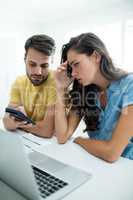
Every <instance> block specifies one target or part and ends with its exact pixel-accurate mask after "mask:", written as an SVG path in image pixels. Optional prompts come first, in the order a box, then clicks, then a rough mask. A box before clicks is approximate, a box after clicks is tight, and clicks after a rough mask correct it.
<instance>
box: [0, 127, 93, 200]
mask: <svg viewBox="0 0 133 200" xmlns="http://www.w3.org/2000/svg"><path fill="white" fill-rule="evenodd" d="M0 149H1V150H0V180H1V181H3V182H4V183H6V184H7V185H8V186H10V187H11V188H12V189H14V190H15V191H17V192H18V193H20V194H21V195H22V196H24V197H25V198H26V199H29V200H43V199H46V200H56V199H62V198H63V197H64V196H66V195H67V194H69V193H70V192H71V191H73V190H74V189H76V188H77V187H79V186H80V185H81V184H83V183H85V182H86V181H88V180H90V178H91V174H89V173H87V172H85V171H82V170H80V169H78V168H75V167H73V166H70V165H67V164H65V163H62V162H60V161H58V160H56V159H53V158H51V157H49V156H47V155H44V154H41V153H39V152H36V151H33V152H31V153H29V155H28V154H27V153H26V149H25V147H24V144H23V142H22V139H21V138H20V136H18V135H16V134H13V133H10V132H8V131H6V132H5V131H2V130H0Z"/></svg>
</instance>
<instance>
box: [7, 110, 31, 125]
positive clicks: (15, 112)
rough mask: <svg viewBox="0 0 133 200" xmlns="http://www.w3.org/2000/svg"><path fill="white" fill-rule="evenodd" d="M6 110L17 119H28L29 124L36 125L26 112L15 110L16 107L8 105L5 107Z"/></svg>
mask: <svg viewBox="0 0 133 200" xmlns="http://www.w3.org/2000/svg"><path fill="white" fill-rule="evenodd" d="M5 112H7V113H9V114H10V116H13V117H15V119H18V120H20V121H26V122H27V124H33V125H35V122H34V121H33V120H32V119H30V118H29V117H27V116H26V115H25V114H24V113H22V112H21V111H19V110H15V109H14V108H9V107H7V108H6V109H5Z"/></svg>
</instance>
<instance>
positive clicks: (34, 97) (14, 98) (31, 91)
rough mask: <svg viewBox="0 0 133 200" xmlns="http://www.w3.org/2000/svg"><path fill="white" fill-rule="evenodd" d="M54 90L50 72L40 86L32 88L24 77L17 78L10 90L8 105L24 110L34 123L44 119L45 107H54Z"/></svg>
mask: <svg viewBox="0 0 133 200" xmlns="http://www.w3.org/2000/svg"><path fill="white" fill-rule="evenodd" d="M55 101H56V89H55V82H54V78H53V73H52V71H50V72H49V74H48V78H47V80H46V81H45V82H44V83H43V84H41V85H40V86H34V85H33V84H32V83H31V81H30V80H29V79H28V77H27V76H26V75H23V76H19V77H18V78H17V79H16V81H15V82H14V84H13V86H12V89H11V96H10V104H11V103H15V104H18V105H22V106H24V108H25V111H26V113H27V115H28V116H29V117H30V118H31V119H33V120H34V121H40V120H42V119H43V118H44V116H45V113H46V110H47V107H48V106H50V105H54V104H55Z"/></svg>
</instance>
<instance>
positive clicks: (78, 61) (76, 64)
mask: <svg viewBox="0 0 133 200" xmlns="http://www.w3.org/2000/svg"><path fill="white" fill-rule="evenodd" d="M67 61H68V64H69V65H70V66H71V67H72V77H73V78H74V79H77V80H78V81H79V83H80V84H82V85H84V86H85V85H88V84H91V83H95V81H96V79H97V74H98V73H99V63H100V55H99V57H98V55H97V54H96V53H95V51H94V52H93V53H92V55H91V56H88V55H86V54H83V53H77V52H76V51H75V50H72V49H70V50H69V51H68V53H67Z"/></svg>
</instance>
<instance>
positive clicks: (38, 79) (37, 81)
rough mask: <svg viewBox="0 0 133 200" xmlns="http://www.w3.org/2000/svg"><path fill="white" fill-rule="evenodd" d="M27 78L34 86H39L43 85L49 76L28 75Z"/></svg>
mask: <svg viewBox="0 0 133 200" xmlns="http://www.w3.org/2000/svg"><path fill="white" fill-rule="evenodd" d="M27 76H28V78H29V80H30V81H31V82H32V84H33V85H34V86H39V85H41V84H43V83H44V82H45V81H46V80H47V78H48V75H47V76H42V75H29V74H28V73H27Z"/></svg>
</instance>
